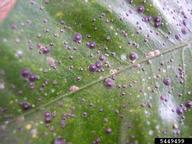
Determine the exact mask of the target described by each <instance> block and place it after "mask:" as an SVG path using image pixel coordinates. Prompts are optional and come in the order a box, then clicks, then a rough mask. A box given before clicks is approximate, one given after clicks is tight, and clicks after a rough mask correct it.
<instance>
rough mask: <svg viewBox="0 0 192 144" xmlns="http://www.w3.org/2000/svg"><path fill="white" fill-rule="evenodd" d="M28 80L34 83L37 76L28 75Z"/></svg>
mask: <svg viewBox="0 0 192 144" xmlns="http://www.w3.org/2000/svg"><path fill="white" fill-rule="evenodd" d="M28 80H29V81H30V82H34V81H36V80H37V76H36V75H35V74H30V75H29V77H28Z"/></svg>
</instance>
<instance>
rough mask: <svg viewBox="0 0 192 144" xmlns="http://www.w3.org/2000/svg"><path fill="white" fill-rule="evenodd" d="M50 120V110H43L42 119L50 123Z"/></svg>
mask: <svg viewBox="0 0 192 144" xmlns="http://www.w3.org/2000/svg"><path fill="white" fill-rule="evenodd" d="M51 120H52V115H51V113H50V112H45V113H44V121H45V123H50V122H51Z"/></svg>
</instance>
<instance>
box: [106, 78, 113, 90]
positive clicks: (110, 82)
mask: <svg viewBox="0 0 192 144" xmlns="http://www.w3.org/2000/svg"><path fill="white" fill-rule="evenodd" d="M104 85H105V86H106V87H107V88H113V87H114V86H115V82H114V80H113V79H111V78H106V79H105V80H104Z"/></svg>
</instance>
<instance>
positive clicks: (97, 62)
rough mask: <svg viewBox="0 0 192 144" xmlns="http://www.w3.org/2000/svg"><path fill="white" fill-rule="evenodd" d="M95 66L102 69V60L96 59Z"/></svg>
mask: <svg viewBox="0 0 192 144" xmlns="http://www.w3.org/2000/svg"><path fill="white" fill-rule="evenodd" d="M95 66H96V67H97V69H101V68H102V63H101V62H100V61H96V63H95Z"/></svg>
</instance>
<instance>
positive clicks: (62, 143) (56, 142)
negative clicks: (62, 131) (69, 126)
mask: <svg viewBox="0 0 192 144" xmlns="http://www.w3.org/2000/svg"><path fill="white" fill-rule="evenodd" d="M54 144H66V141H65V140H64V139H63V138H56V139H55V140H54Z"/></svg>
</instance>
